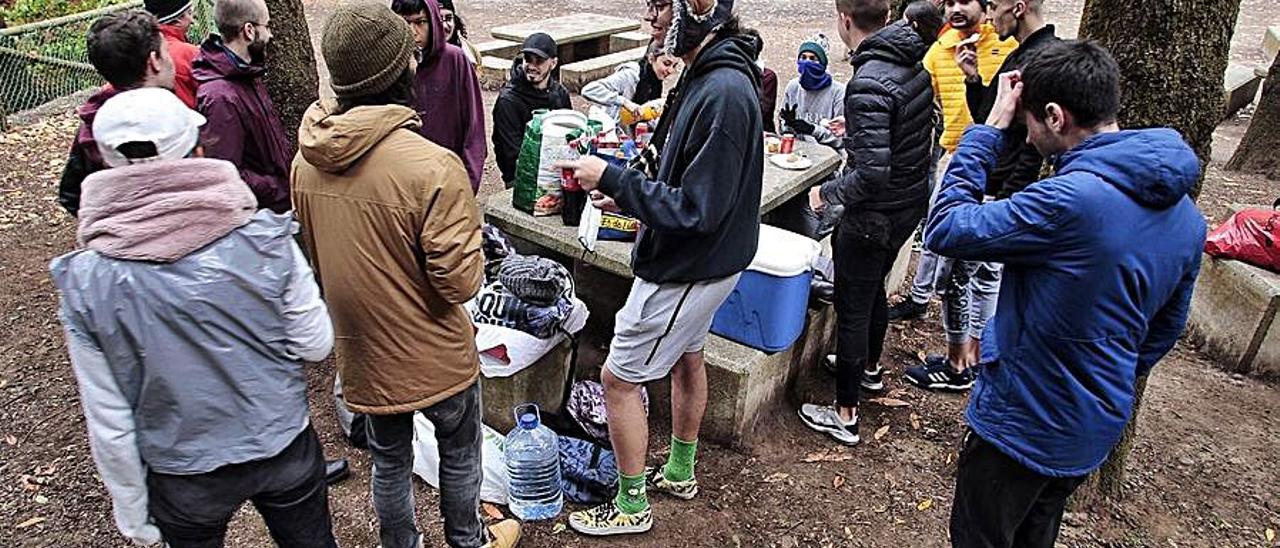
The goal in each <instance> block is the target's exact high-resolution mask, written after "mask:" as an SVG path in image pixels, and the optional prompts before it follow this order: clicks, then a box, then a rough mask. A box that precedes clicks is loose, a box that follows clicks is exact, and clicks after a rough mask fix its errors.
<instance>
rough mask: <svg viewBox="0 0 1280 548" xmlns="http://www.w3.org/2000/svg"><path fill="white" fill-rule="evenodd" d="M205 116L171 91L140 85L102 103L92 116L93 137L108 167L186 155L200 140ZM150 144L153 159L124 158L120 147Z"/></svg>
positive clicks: (171, 158)
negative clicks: (140, 143) (152, 147)
mask: <svg viewBox="0 0 1280 548" xmlns="http://www.w3.org/2000/svg"><path fill="white" fill-rule="evenodd" d="M204 123H205V118H204V116H201V115H200V113H198V112H196V111H194V110H191V109H189V108H187V105H186V104H184V103H183V102H182V100H180V99H178V96H176V95H174V94H173V92H172V91H169V90H167V89H164V88H139V89H134V90H129V91H123V92H120V93H119V94H118V95H116V96H115V97H112V98H110V99H108V100H107V102H106V103H103V105H102V108H100V109H98V114H97V116H95V117H94V119H93V139H94V140H95V141H97V143H98V151H99V152H101V153H102V161H103V162H105V163H106V164H107V165H108V166H110V167H120V166H127V165H129V164H136V163H142V162H152V161H157V160H177V159H180V158H185V157H187V155H188V154H191V151H192V149H194V148H196V144H198V143H199V141H200V126H203V125H204ZM138 142H143V143H151V144H153V145H155V147H156V153H157V154H156V156H155V157H152V158H127V157H125V155H124V154H121V153H120V150H119V147H120V145H123V144H125V143H138Z"/></svg>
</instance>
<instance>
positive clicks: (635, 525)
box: [569, 501, 653, 537]
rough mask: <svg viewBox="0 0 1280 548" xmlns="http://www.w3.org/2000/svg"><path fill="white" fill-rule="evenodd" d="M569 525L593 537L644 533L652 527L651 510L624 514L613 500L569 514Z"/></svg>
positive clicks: (646, 509)
mask: <svg viewBox="0 0 1280 548" xmlns="http://www.w3.org/2000/svg"><path fill="white" fill-rule="evenodd" d="M569 527H572V528H573V530H574V531H577V532H579V533H582V534H584V535H590V536H593V537H607V536H612V535H630V534H634V533H644V532H646V531H648V530H649V528H651V527H653V510H652V509H651V508H645V509H644V510H642V511H640V513H638V514H624V513H622V510H619V509H618V506H617V505H616V504H614V503H613V501H609V502H606V503H604V504H601V505H599V506H596V507H594V508H590V509H587V510H582V511H578V512H574V513H572V514H569Z"/></svg>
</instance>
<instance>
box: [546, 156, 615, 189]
mask: <svg viewBox="0 0 1280 548" xmlns="http://www.w3.org/2000/svg"><path fill="white" fill-rule="evenodd" d="M552 167H553V168H554V169H555V170H556V171H559V170H562V169H572V170H573V177H574V178H575V179H577V180H578V184H580V185H582V189H583V190H586V191H588V192H590V191H592V190H595V189H597V188H600V179H602V178H604V170H605V168H607V167H609V164H608V163H606V162H605V161H604V160H601V159H599V158H596V157H595V156H583V157H581V158H578V159H577V160H560V161H558V162H556V163H555V165H554V166H552Z"/></svg>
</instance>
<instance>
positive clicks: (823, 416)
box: [800, 403, 862, 445]
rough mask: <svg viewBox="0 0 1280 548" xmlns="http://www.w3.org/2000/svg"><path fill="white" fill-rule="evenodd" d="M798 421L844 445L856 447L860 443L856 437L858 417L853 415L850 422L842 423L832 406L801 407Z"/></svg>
mask: <svg viewBox="0 0 1280 548" xmlns="http://www.w3.org/2000/svg"><path fill="white" fill-rule="evenodd" d="M800 420H802V421H804V424H805V426H808V427H809V428H811V429H813V430H817V431H818V432H823V433H825V434H827V435H829V436H831V437H832V438H835V440H836V441H838V442H840V443H843V444H845V445H857V444H858V442H860V441H862V439H861V438H859V437H858V416H857V415H854V417H853V420H852V421H850V422H844V421H843V420H841V419H840V413H839V412H838V411H836V408H835V407H834V406H830V405H814V404H812V403H806V404H804V405H801V406H800Z"/></svg>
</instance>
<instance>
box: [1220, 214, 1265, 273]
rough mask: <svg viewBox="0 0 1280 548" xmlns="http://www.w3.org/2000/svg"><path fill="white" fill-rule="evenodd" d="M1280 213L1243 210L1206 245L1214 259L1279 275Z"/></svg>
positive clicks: (1229, 220) (1228, 221)
mask: <svg viewBox="0 0 1280 548" xmlns="http://www.w3.org/2000/svg"><path fill="white" fill-rule="evenodd" d="M1278 240H1280V211H1268V210H1265V209H1257V208H1252V209H1243V210H1241V211H1239V212H1238V213H1236V214H1235V215H1232V216H1231V218H1230V219H1227V222H1225V223H1222V226H1220V227H1218V228H1217V229H1216V230H1214V231H1213V232H1210V233H1209V238H1208V239H1207V240H1205V242H1204V251H1205V253H1208V254H1209V255H1212V256H1214V257H1219V258H1223V259H1234V260H1237V261H1241V262H1246V263H1249V264H1251V265H1254V266H1257V267H1261V268H1265V269H1267V270H1270V271H1272V272H1280V249H1278V248H1277V247H1276V242H1277V241H1278Z"/></svg>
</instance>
